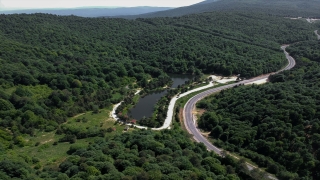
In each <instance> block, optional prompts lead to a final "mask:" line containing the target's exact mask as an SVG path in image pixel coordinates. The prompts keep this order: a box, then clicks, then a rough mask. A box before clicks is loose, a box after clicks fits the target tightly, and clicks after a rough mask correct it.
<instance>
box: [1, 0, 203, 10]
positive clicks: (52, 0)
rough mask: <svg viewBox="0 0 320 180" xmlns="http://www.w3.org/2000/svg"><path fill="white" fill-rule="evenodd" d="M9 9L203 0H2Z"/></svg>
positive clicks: (175, 3)
mask: <svg viewBox="0 0 320 180" xmlns="http://www.w3.org/2000/svg"><path fill="white" fill-rule="evenodd" d="M0 1H1V2H2V4H4V5H5V6H6V8H7V9H25V8H72V7H84V6H123V7H128V6H129V7H130V6H131V7H132V6H171V7H179V6H186V5H191V4H195V3H198V2H200V1H203V0H183V1H181V0H161V1H159V0H116V1H112V0H0Z"/></svg>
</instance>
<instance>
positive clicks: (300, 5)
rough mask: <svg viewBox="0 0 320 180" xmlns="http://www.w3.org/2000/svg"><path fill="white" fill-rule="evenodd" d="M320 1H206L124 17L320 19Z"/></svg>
mask: <svg viewBox="0 0 320 180" xmlns="http://www.w3.org/2000/svg"><path fill="white" fill-rule="evenodd" d="M319 9H320V1H319V0H241V1H239V0H219V1H204V2H201V3H198V4H195V5H191V6H186V7H180V8H176V9H172V10H166V11H159V12H154V13H147V14H141V15H136V16H124V17H125V18H129V19H132V18H153V17H175V16H183V15H187V14H197V13H203V12H212V11H228V12H229V11H241V12H262V13H267V14H273V15H277V16H288V17H298V16H300V17H320V12H319Z"/></svg>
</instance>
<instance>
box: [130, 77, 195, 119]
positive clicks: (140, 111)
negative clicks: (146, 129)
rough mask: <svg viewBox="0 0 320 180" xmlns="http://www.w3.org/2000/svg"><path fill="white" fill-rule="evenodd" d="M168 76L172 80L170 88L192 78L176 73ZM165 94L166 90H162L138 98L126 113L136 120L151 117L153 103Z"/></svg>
mask: <svg viewBox="0 0 320 180" xmlns="http://www.w3.org/2000/svg"><path fill="white" fill-rule="evenodd" d="M170 77H171V79H172V80H173V84H172V86H171V87H172V88H176V87H178V86H179V85H182V84H184V83H185V82H186V81H188V80H190V79H191V78H192V76H191V75H176V74H170ZM166 94H167V90H163V91H159V92H154V93H152V94H148V95H147V96H145V97H143V98H140V99H139V102H138V103H137V104H136V106H135V107H133V108H132V109H131V110H130V112H129V113H128V115H129V116H130V117H132V118H134V119H136V120H140V119H142V118H143V117H147V118H148V117H151V116H152V113H153V110H154V106H155V104H156V103H157V102H158V101H159V100H160V99H161V97H163V96H164V95H166Z"/></svg>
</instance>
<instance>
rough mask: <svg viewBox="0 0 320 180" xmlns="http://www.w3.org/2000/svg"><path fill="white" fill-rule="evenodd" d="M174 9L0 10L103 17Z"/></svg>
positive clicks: (3, 12)
mask: <svg viewBox="0 0 320 180" xmlns="http://www.w3.org/2000/svg"><path fill="white" fill-rule="evenodd" d="M168 9H172V8H169V7H128V8H126V7H119V8H91V7H87V8H76V9H25V10H10V11H0V14H34V13H45V14H55V15H61V16H68V15H75V16H80V17H102V16H124V15H125V16H128V15H138V14H145V13H151V12H156V11H164V10H168Z"/></svg>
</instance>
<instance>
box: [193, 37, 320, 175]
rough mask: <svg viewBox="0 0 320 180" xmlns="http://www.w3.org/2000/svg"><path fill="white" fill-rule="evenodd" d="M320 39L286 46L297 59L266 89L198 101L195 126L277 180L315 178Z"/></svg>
mask: <svg viewBox="0 0 320 180" xmlns="http://www.w3.org/2000/svg"><path fill="white" fill-rule="evenodd" d="M319 48H320V43H319V41H310V42H300V43H297V44H295V45H291V46H290V47H289V48H288V51H289V52H290V54H292V55H293V57H294V58H295V59H296V60H297V62H298V64H297V66H296V67H295V68H294V69H293V70H290V71H285V72H283V73H280V74H276V75H272V76H270V78H269V80H270V83H267V84H265V85H259V86H257V85H250V86H240V87H236V88H233V89H229V90H225V91H222V92H221V93H219V94H217V95H215V96H214V97H210V98H208V99H205V100H203V101H201V102H200V103H199V104H198V105H197V106H198V107H199V108H204V109H206V110H207V111H206V112H205V113H204V114H203V115H202V116H201V118H200V120H199V127H201V128H202V129H205V130H207V131H211V133H210V136H212V137H213V138H214V139H216V141H215V143H216V144H217V145H219V146H222V147H223V148H225V149H226V150H228V151H231V152H238V153H240V154H241V155H243V156H246V157H248V158H250V159H251V160H253V161H254V162H256V163H257V164H258V165H259V166H261V167H266V168H267V171H269V172H271V173H274V174H277V176H278V177H279V178H281V179H295V178H301V179H303V178H305V179H319V178H320V174H319V168H320V161H319V160H320V151H319V149H320V134H319V132H320V125H319V124H320V121H319V119H320V113H319V112H320V109H319V107H320V96H319V94H320V91H319V85H320V84H319V82H320V79H319V78H320V66H319V56H318V54H319Z"/></svg>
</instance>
